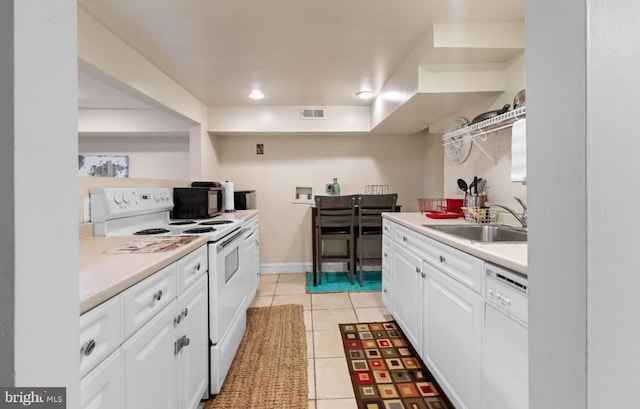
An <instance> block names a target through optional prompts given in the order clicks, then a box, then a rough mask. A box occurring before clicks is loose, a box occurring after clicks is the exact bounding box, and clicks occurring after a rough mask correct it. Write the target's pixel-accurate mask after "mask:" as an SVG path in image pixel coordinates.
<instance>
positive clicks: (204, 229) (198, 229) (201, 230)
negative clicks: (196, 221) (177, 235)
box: [183, 227, 216, 234]
mask: <svg viewBox="0 0 640 409" xmlns="http://www.w3.org/2000/svg"><path fill="white" fill-rule="evenodd" d="M214 231H216V229H214V228H213V227H196V228H195V229H189V230H185V231H184V232H183V233H187V234H190V233H211V232H214Z"/></svg>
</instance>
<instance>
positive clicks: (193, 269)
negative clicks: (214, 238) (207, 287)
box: [178, 245, 208, 294]
mask: <svg viewBox="0 0 640 409" xmlns="http://www.w3.org/2000/svg"><path fill="white" fill-rule="evenodd" d="M207 270H208V258H207V246H206V245H205V246H202V247H200V248H199V249H197V250H194V251H193V252H191V253H189V254H188V255H186V256H184V257H183V258H181V259H180V260H178V294H180V293H182V292H183V291H184V290H186V289H187V288H189V286H190V285H191V284H193V283H194V282H195V281H196V280H197V279H198V278H199V277H200V276H201V275H202V274H204V273H205V271H207Z"/></svg>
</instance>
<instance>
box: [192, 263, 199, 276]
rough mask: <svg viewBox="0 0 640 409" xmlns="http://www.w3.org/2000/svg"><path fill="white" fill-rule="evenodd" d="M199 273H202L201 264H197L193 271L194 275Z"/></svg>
mask: <svg viewBox="0 0 640 409" xmlns="http://www.w3.org/2000/svg"><path fill="white" fill-rule="evenodd" d="M198 271H200V263H198V264H196V268H195V270H194V271H193V274H195V273H197V272H198Z"/></svg>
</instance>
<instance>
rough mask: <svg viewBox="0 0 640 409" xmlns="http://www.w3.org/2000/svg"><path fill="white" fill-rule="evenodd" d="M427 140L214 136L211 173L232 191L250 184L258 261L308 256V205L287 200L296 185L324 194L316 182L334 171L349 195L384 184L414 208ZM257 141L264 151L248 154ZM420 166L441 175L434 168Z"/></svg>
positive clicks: (407, 207) (420, 186)
mask: <svg viewBox="0 0 640 409" xmlns="http://www.w3.org/2000/svg"><path fill="white" fill-rule="evenodd" d="M427 140H429V138H428V137H427V136H425V135H422V134H417V135H412V136H402V137H398V136H394V137H385V136H371V135H365V136H344V135H342V136H337V135H330V134H327V135H304V134H298V135H289V134H285V135H252V136H248V135H245V136H219V137H218V149H217V151H218V153H219V155H220V173H219V174H218V175H216V177H215V178H214V179H215V180H226V179H229V180H232V181H233V182H234V186H235V188H236V190H242V189H255V190H256V193H257V201H258V208H259V209H260V232H261V236H262V240H261V243H260V244H261V259H262V260H261V261H262V262H263V263H281V262H285V263H299V262H310V261H311V255H312V253H311V231H312V230H311V211H310V206H309V205H304V204H293V203H292V202H293V199H294V195H295V188H296V186H307V187H312V188H313V193H314V194H324V192H323V189H324V184H325V183H327V182H331V181H332V178H333V177H337V178H338V182H339V183H340V185H341V191H342V194H354V193H363V192H364V188H365V185H367V184H388V185H389V187H390V192H392V193H398V195H399V196H398V203H399V204H401V205H402V206H403V207H402V210H403V211H416V210H417V198H418V197H422V195H423V188H424V186H423V185H424V184H423V158H424V157H425V149H426V146H427ZM257 143H262V144H264V151H265V153H264V155H256V144H257ZM436 143H438V141H437V139H436ZM427 169H429V172H431V174H430V175H429V176H430V177H432V178H433V179H435V180H438V179H440V180H441V179H442V175H441V173H440V174H438V173H437V171H438V167H437V166H436V167H435V169H430V168H429V167H427ZM429 189H430V190H431V191H434V190H437V186H429Z"/></svg>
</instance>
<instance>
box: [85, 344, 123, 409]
mask: <svg viewBox="0 0 640 409" xmlns="http://www.w3.org/2000/svg"><path fill="white" fill-rule="evenodd" d="M80 407H81V408H82V409H115V408H124V362H123V358H122V353H121V352H120V350H119V349H118V350H116V351H115V352H114V353H113V354H111V355H110V356H109V357H108V358H107V359H105V360H103V361H102V362H101V363H100V364H99V365H98V366H97V367H96V368H94V369H93V370H92V371H91V372H90V373H89V374H88V375H86V376H85V377H83V378H82V380H81V381H80Z"/></svg>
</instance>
